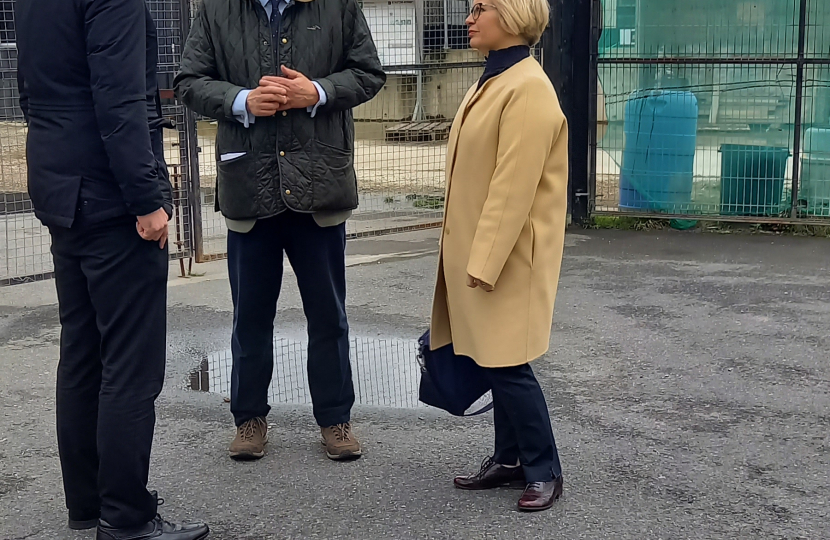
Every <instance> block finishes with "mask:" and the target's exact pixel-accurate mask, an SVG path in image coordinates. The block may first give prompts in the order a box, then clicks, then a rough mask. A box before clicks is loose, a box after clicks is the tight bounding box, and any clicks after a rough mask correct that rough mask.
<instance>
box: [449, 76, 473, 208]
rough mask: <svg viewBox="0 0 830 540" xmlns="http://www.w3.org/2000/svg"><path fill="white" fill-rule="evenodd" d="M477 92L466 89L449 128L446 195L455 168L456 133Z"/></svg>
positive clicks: (458, 131)
mask: <svg viewBox="0 0 830 540" xmlns="http://www.w3.org/2000/svg"><path fill="white" fill-rule="evenodd" d="M477 93H478V92H477V91H476V88H475V87H474V86H473V87H471V88H470V89H469V90H468V91H467V95H465V96H464V100H463V101H462V102H461V106H460V107H459V108H458V115H457V116H456V119H455V121H454V122H453V125H452V129H450V139H449V141H447V166H446V195H447V196H449V193H450V181H451V179H452V173H453V169H454V168H455V153H456V150H458V134H459V133H460V132H461V126H462V125H463V124H464V120H465V119H466V118H467V110H468V109H469V106H470V105H469V104H470V101H472V99H473V96H475V95H476V94H477Z"/></svg>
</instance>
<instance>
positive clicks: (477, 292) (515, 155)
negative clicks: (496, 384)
mask: <svg viewBox="0 0 830 540" xmlns="http://www.w3.org/2000/svg"><path fill="white" fill-rule="evenodd" d="M446 171H447V172H446V175H447V176H446V184H447V185H446V197H445V205H446V208H445V213H444V228H443V231H442V236H441V241H440V250H439V262H438V277H437V281H436V285H435V297H434V300H433V306H432V322H431V327H430V333H431V347H432V348H433V349H438V348H440V347H443V346H445V345H448V344H450V343H452V344H453V348H454V350H455V353H456V354H459V355H464V356H469V357H470V358H472V359H473V360H475V361H476V363H478V364H479V365H481V366H484V367H488V368H498V367H511V366H517V365H522V364H526V363H528V362H530V361H532V360H534V359H536V358H538V357H540V356H542V355H543V354H544V353H545V352H547V350H548V347H549V343H550V334H551V323H552V320H553V305H554V300H555V298H556V289H557V284H558V281H559V270H560V266H561V262H562V251H563V248H564V242H565V219H566V214H567V186H568V129H567V122H566V120H565V115H564V114H563V113H562V109H561V108H560V106H559V100H558V98H557V96H556V92H555V91H554V89H553V85H552V84H551V83H550V80H549V79H548V77H547V75H545V73H544V71H543V70H542V67H541V66H540V65H539V63H538V62H537V61H536V60H535V59H534V58H532V57H530V58H526V59H524V60H522V61H520V62H518V63H517V64H515V65H514V66H513V67H511V68H509V69H508V70H506V71H505V72H504V73H502V74H501V75H498V76H495V77H493V78H491V79H489V80H487V81H486V82H485V83H484V85H483V86H482V87H481V88H480V89H478V88H477V86H473V87H472V88H471V89H470V90H469V91H468V92H467V95H466V97H465V98H464V101H463V102H462V104H461V107H460V109H459V111H458V114H457V115H456V117H455V121H454V122H453V126H452V129H451V131H450V136H449V143H448V150H447V169H446ZM468 274H469V275H470V276H472V277H474V278H477V279H479V280H481V281H483V282H485V283H487V284H489V285H492V286H493V287H495V288H494V290H493V291H492V292H485V291H484V290H483V289H481V288H475V289H471V288H469V287H468V286H467V275H468Z"/></svg>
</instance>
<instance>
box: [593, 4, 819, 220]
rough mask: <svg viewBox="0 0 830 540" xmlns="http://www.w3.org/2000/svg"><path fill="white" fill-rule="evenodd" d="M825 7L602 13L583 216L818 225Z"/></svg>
mask: <svg viewBox="0 0 830 540" xmlns="http://www.w3.org/2000/svg"><path fill="white" fill-rule="evenodd" d="M826 4H827V3H826V2H824V1H822V0H752V1H744V0H739V1H735V2H719V1H715V0H693V1H688V0H687V1H680V0H639V1H637V2H634V1H632V0H606V1H605V3H604V6H603V9H602V14H601V17H596V16H595V17H594V20H595V21H599V20H602V22H603V27H604V28H602V36H601V38H600V40H599V44H598V49H597V51H596V54H595V59H596V62H597V65H598V67H597V74H598V82H599V85H600V87H601V89H602V94H604V99H603V98H602V97H600V98H599V99H598V104H599V106H600V109H599V111H598V118H599V119H601V118H602V117H603V116H605V117H607V120H608V123H607V132H605V131H606V129H605V126H604V125H602V124H600V125H598V128H597V135H598V140H597V148H596V153H595V154H594V155H595V158H594V159H593V160H592V161H593V163H592V171H591V177H592V183H591V184H592V190H591V191H592V193H591V196H592V202H593V205H592V207H593V211H595V212H597V213H629V214H642V215H655V214H657V215H660V214H662V215H672V216H690V217H701V218H705V217H717V218H727V219H737V220H750V221H776V220H797V219H800V220H804V219H816V218H822V217H826V216H830V167H826V166H825V160H826V159H827V158H828V157H830V73H829V72H828V69H830V67H829V65H830V7H828V6H827V5H826ZM597 30H598V27H595V31H597ZM805 143H806V144H807V145H809V148H807V147H806V146H805Z"/></svg>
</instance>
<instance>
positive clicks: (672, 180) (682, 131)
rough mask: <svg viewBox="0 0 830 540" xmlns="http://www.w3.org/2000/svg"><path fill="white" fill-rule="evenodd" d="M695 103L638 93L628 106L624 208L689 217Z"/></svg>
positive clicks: (689, 98)
mask: <svg viewBox="0 0 830 540" xmlns="http://www.w3.org/2000/svg"><path fill="white" fill-rule="evenodd" d="M697 118H698V105H697V98H696V97H695V95H694V94H693V93H691V92H685V91H676V90H639V91H636V92H634V93H632V94H631V96H630V97H629V99H628V102H627V103H626V106H625V127H624V131H625V148H624V150H623V163H622V169H621V171H620V208H621V209H624V210H661V211H669V212H676V213H688V211H689V205H690V203H691V201H692V186H693V177H694V161H695V143H696V142H697Z"/></svg>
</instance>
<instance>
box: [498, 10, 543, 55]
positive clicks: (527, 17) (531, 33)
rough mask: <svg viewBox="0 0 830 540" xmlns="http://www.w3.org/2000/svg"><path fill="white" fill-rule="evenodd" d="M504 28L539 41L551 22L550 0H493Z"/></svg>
mask: <svg viewBox="0 0 830 540" xmlns="http://www.w3.org/2000/svg"><path fill="white" fill-rule="evenodd" d="M493 2H494V4H495V6H496V8H497V9H498V13H499V19H501V23H502V26H504V29H505V30H506V31H507V32H508V33H510V34H513V35H514V36H518V37H520V38H523V39H524V40H525V41H527V44H528V45H530V46H531V47H532V46H534V45H536V44H537V43H539V40H540V39H542V33H543V32H544V31H545V28H547V27H548V23H549V22H550V7H549V6H548V0H493Z"/></svg>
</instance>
